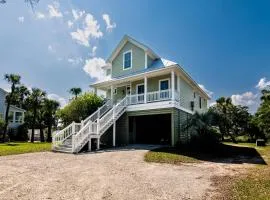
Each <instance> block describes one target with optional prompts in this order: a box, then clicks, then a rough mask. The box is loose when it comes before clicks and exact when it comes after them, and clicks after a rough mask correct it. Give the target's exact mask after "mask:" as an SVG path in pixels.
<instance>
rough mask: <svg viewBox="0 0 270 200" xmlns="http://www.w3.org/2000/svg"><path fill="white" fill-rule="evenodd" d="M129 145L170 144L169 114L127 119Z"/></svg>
mask: <svg viewBox="0 0 270 200" xmlns="http://www.w3.org/2000/svg"><path fill="white" fill-rule="evenodd" d="M129 131H130V136H131V137H130V139H131V141H130V143H140V144H168V145H170V144H171V114H159V115H144V116H135V117H129Z"/></svg>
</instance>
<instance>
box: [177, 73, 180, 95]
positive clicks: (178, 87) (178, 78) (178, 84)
mask: <svg viewBox="0 0 270 200" xmlns="http://www.w3.org/2000/svg"><path fill="white" fill-rule="evenodd" d="M177 91H178V92H179V93H180V76H177Z"/></svg>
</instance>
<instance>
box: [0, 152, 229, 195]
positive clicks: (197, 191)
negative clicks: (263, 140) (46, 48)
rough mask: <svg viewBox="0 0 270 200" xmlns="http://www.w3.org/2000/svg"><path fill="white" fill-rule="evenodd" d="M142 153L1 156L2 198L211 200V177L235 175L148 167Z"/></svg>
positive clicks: (220, 167) (213, 166)
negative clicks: (204, 198)
mask: <svg viewBox="0 0 270 200" xmlns="http://www.w3.org/2000/svg"><path fill="white" fill-rule="evenodd" d="M146 152H147V150H146V149H137V148H136V149H134V147H129V148H127V149H118V150H117V151H112V152H100V153H88V154H80V155H72V154H63V153H52V152H44V153H30V154H23V155H15V156H5V157H0V199H1V200H2V199H33V200H38V199H72V200H75V199H117V200H120V199H140V200H143V199H162V200H163V199H170V200H172V199H203V197H206V199H209V193H208V192H207V191H209V190H212V189H213V188H212V186H211V180H210V178H211V176H213V175H224V174H227V173H232V172H233V170H232V168H231V167H226V166H227V165H226V164H217V163H201V164H192V165H191V164H190V165H181V166H173V165H167V164H154V163H146V162H144V161H143V155H144V154H145V153H146Z"/></svg>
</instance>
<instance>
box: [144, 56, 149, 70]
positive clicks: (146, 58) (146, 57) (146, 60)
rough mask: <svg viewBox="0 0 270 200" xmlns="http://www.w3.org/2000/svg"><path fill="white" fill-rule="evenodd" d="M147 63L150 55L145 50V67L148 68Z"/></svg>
mask: <svg viewBox="0 0 270 200" xmlns="http://www.w3.org/2000/svg"><path fill="white" fill-rule="evenodd" d="M147 63H148V56H147V53H146V52H145V54H144V68H145V69H147V67H148V66H147Z"/></svg>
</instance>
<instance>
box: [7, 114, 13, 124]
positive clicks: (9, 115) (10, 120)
mask: <svg viewBox="0 0 270 200" xmlns="http://www.w3.org/2000/svg"><path fill="white" fill-rule="evenodd" d="M8 121H9V122H13V112H12V111H10V112H9V113H8Z"/></svg>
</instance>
